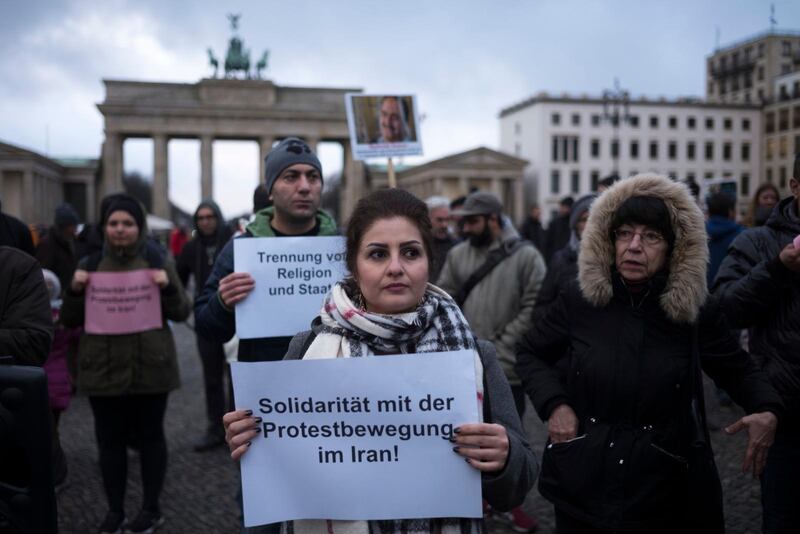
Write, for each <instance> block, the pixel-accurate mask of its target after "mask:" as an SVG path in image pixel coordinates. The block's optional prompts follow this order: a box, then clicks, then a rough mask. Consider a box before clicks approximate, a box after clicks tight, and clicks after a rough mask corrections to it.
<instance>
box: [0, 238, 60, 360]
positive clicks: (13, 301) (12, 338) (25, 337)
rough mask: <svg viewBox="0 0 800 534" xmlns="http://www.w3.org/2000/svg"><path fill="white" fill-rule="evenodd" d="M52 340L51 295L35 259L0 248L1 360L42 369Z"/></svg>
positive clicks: (8, 248) (17, 251)
mask: <svg viewBox="0 0 800 534" xmlns="http://www.w3.org/2000/svg"><path fill="white" fill-rule="evenodd" d="M52 340H53V318H52V316H51V311H50V295H49V294H48V292H47V286H46V285H45V283H44V278H43V277H42V268H41V267H39V262H37V261H36V260H35V259H33V257H31V256H30V255H28V254H25V253H23V252H21V251H20V250H18V249H15V248H12V247H4V246H0V357H3V356H11V358H12V362H11V363H14V364H17V365H42V364H43V363H44V361H45V360H46V359H47V355H48V354H49V352H50V343H51V342H52Z"/></svg>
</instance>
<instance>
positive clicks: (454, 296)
mask: <svg viewBox="0 0 800 534" xmlns="http://www.w3.org/2000/svg"><path fill="white" fill-rule="evenodd" d="M264 169H265V175H264V176H263V177H262V178H263V182H262V183H261V184H259V187H258V189H257V190H256V192H255V194H254V213H253V216H252V217H251V219H250V221H249V223H248V224H247V225H246V228H244V229H243V230H242V231H240V232H238V233H237V234H236V235H235V232H234V230H235V229H234V228H232V227H231V226H230V225H229V224H228V223H227V222H226V221H225V219H224V218H223V215H222V212H221V210H220V208H219V206H218V205H217V204H216V203H214V202H213V201H212V200H210V199H206V200H203V201H202V202H201V203H200V204H199V205H198V206H197V209H196V210H195V212H194V217H193V220H194V228H193V230H192V231H191V232H189V233H187V232H176V233H175V235H174V236H173V239H171V242H170V246H169V248H166V247H164V246H162V245H161V244H159V243H158V242H156V241H154V240H153V239H152V238H151V237H150V235H149V233H148V228H147V222H146V221H147V218H146V212H145V209H144V207H143V205H142V203H141V202H139V201H138V200H136V199H135V198H133V197H131V196H129V195H127V194H124V193H118V194H114V195H109V196H108V197H106V198H104V199H103V200H102V203H101V206H100V220H99V221H98V222H97V223H96V224H88V222H87V224H84V225H83V227H82V229H80V231H79V228H80V226H81V224H80V223H81V221H80V217H79V215H78V213H77V212H76V211H75V210H74V209H73V208H72V207H71V206H69V205H67V204H65V205H62V206H59V207H58V208H57V209H56V210H55V213H54V219H53V225H52V226H51V227H50V228H49V229H48V230H47V231H46V232H45V233H44V234H43V235H42V236H41V238H39V237H38V236H37V238H36V239H35V240H34V239H33V238H32V236H31V233H30V231H29V229H28V227H27V226H26V225H25V224H24V223H22V222H21V221H19V220H17V219H16V218H14V217H11V216H9V215H7V214H3V213H2V212H1V211H0V357H10V361H11V363H14V364H18V365H31V366H43V367H44V369H45V372H46V373H47V377H48V386H49V396H50V409H51V424H52V428H53V430H54V432H53V437H54V439H53V447H52V458H51V459H50V460H51V462H52V465H53V473H54V484H55V486H58V485H60V484H62V483H63V482H64V480H65V479H66V478H67V476H68V475H67V473H68V465H69V459H68V458H66V457H65V455H64V453H63V450H62V448H61V446H60V443H59V433H58V427H59V421H60V420H61V419H62V417H61V415H62V413H63V412H64V411H65V410H68V409H69V404H70V401H71V399H72V398H73V396H74V395H76V394H77V395H83V396H86V397H88V402H89V405H90V406H91V410H92V414H93V417H94V430H95V438H96V441H97V448H98V464H99V467H100V473H101V476H102V481H103V488H104V490H105V506H106V515H105V518H104V521H103V522H102V524H100V525H98V530H99V532H102V533H118V532H123V531H124V532H133V533H145V532H153V531H155V530H156V529H158V528H159V527H160V526H161V525H163V524H164V523H165V520H166V518H165V517H164V515H163V514H162V511H161V506H160V494H161V489H162V487H163V485H164V480H165V477H166V476H168V464H169V456H168V447H167V441H166V438H165V433H164V416H165V413H166V410H167V406H168V397H169V394H170V392H171V391H173V390H175V389H176V388H177V387H179V385H180V377H179V368H178V358H177V354H176V346H175V340H174V338H173V331H172V327H171V323H174V322H181V321H185V320H186V319H187V318H188V317H189V316H190V314H192V313H193V315H194V327H195V335H196V345H197V352H198V354H199V360H200V365H201V366H202V370H203V382H204V389H205V409H206V424H205V426H204V428H203V431H202V433H201V434H200V435H199V436H197V441H196V443H195V444H194V450H195V451H197V452H198V453H202V452H203V451H207V450H211V449H214V448H217V447H222V446H225V445H226V444H227V446H228V447H229V448H230V451H231V456H232V458H233V460H235V461H238V460H239V459H240V458H241V457H242V456H243V455H244V454H246V453H247V451H248V449H249V447H250V445H251V444H252V440H253V439H254V438H255V437H256V436H257V435H258V432H259V431H260V430H261V429H260V426H259V423H260V422H261V421H260V420H259V418H257V417H256V416H255V415H254V412H253V409H254V408H255V407H253V406H233V403H232V398H233V397H232V391H231V385H230V384H231V380H230V374H229V365H228V364H227V361H228V356H227V355H226V343H229V342H230V341H231V340H232V339H235V334H236V314H237V308H238V306H239V305H240V304H241V303H242V302H243V301H245V299H247V298H248V296H249V295H250V294H251V293H252V292H253V290H254V288H255V280H254V277H253V275H252V273H249V272H244V271H236V270H235V268H234V246H233V243H234V240H235V239H250V238H259V237H260V238H281V237H287V236H294V237H313V236H333V235H342V236H343V237H344V242H345V264H346V267H347V270H348V272H349V274H348V275H347V276H346V277H345V278H344V279H342V280H340V281H339V282H338V283H336V284H334V285H333V286H332V288H331V289H330V291H329V293H328V294H327V295H325V297H324V299H320V312H319V315H318V316H317V317H316V318H315V319H314V320H313V321H312V322H311V324H310V325H309V329H308V330H307V331H303V332H299V333H297V334H296V335H294V336H282V337H262V338H255V339H240V340H238V345H237V346H236V349H235V352H236V354H235V359H237V360H238V361H242V362H266V361H276V360H281V359H286V360H316V359H323V358H334V357H336V358H340V357H341V358H350V357H372V356H379V355H387V354H399V353H416V354H426V353H437V352H445V351H453V350H465V351H468V352H469V353H471V354H472V358H473V360H474V364H475V365H474V367H475V383H476V385H477V389H478V391H477V394H478V398H479V399H480V400H481V403H482V404H481V406H482V410H480V420H479V421H476V422H473V423H469V424H462V425H461V426H459V427H458V428H457V431H456V433H455V434H454V435H453V438H452V439H451V442H452V443H451V446H452V447H453V451H454V454H457V455H459V456H461V457H463V458H464V459H465V460H466V462H467V463H468V464H469V465H470V466H471V467H472V468H474V469H475V470H477V471H478V472H480V474H481V477H480V479H481V486H482V491H483V498H484V515H485V516H486V517H489V516H492V517H494V518H496V519H498V520H501V521H505V522H507V523H508V524H509V525H510V527H511V528H513V529H514V530H516V531H518V532H532V531H534V530H536V528H537V520H536V518H534V517H531V516H530V515H528V514H526V513H525V512H524V511H523V510H522V508H521V503H522V501H523V499H524V498H525V496H526V495H527V494H528V492H529V491H530V490H531V488H532V487H533V485H534V484H535V483H536V480H537V478H538V484H539V490H540V493H541V495H542V496H543V497H544V498H545V499H547V500H549V501H550V502H552V504H553V506H554V509H555V517H556V529H557V532H559V533H561V534H563V533H595V532H596V533H602V532H631V533H645V532H648V533H650V532H656V533H660V532H722V531H724V515H723V510H722V495H721V488H720V481H719V478H718V475H717V473H716V468H715V466H714V463H713V452H712V451H711V449H710V440H709V433H708V428H707V425H706V420H705V411H704V402H703V386H702V375H701V370H702V372H705V373H706V374H707V375H708V376H709V377H710V378H712V379H713V380H714V382H715V384H716V386H717V387H718V394H719V395H720V398H721V399H725V400H726V401H728V402H735V403H736V404H738V405H739V406H741V407H742V408H743V409H744V411H745V415H744V416H743V417H741V418H740V419H739V420H738V421H735V422H731V424H730V426H728V427H726V428H725V430H726V432H728V433H730V434H735V433H738V432H742V433H744V434H746V435H747V438H746V439H747V447H746V452H745V457H744V459H743V463H742V467H743V470H744V471H749V472H751V473H752V475H753V476H754V477H757V478H759V479H760V483H761V489H762V506H763V531H764V532H766V533H781V532H794V531H796V530H797V529H798V528H800V510H798V509H797V507H796V506H794V498H793V497H791V496H792V495H793V494H794V493H793V486H794V484H795V481H796V480H797V479H798V477H800V249H798V248H797V247H796V243H797V241H796V240H795V238H796V237H797V236H798V235H800V156H798V158H796V160H795V166H794V173H793V177H792V178H791V180H790V181H789V187H790V193H791V194H790V195H788V196H786V197H784V198H781V197H780V191H778V190H777V189H776V188H775V187H774V186H773V185H772V184H770V183H766V184H763V185H762V186H761V187H759V188H758V189H757V191H756V192H755V194H754V197H753V202H752V204H751V205H750V206H748V209H747V214H746V216H745V217H744V218H743V220H741V221H737V217H736V199H735V198H732V197H729V196H727V195H726V193H724V192H720V193H715V194H711V195H708V196H707V197H706V198H700V197H699V195H698V194H697V190H696V188H693V187H690V185H692V184H684V183H680V182H676V181H674V180H672V179H670V178H667V177H663V176H658V175H655V174H642V175H638V176H635V177H630V178H625V179H619V178H618V177H616V176H610V177H608V178H607V179H605V180H603V181H601V182H600V184H599V187H598V191H597V192H596V193H593V194H590V195H586V196H584V197H582V198H579V199H577V200H574V199H572V198H565V199H563V200H562V201H561V203H560V204H559V206H558V213H557V214H554V216H553V217H552V220H551V221H550V223H549V225H548V227H547V229H545V228H544V227H543V225H542V222H541V220H540V218H541V208H540V207H539V206H536V205H533V206H531V208H530V212H529V214H528V216H527V217H526V218H525V220H524V221H518V222H519V226H517V225H515V224H514V221H511V219H510V218H509V217H508V215H507V213H506V212H505V208H504V206H503V204H502V202H501V201H500V199H498V198H497V197H496V196H495V195H493V194H490V193H486V192H481V191H473V192H471V193H470V194H469V195H467V196H465V197H462V198H459V199H454V200H451V199H448V198H445V197H440V196H437V197H431V198H428V199H425V200H421V199H418V198H416V197H415V196H413V195H412V194H410V193H408V192H406V191H404V190H401V189H386V190H379V191H375V192H373V193H370V194H368V195H366V196H365V197H363V198H361V199H360V200H359V202H358V204H357V205H356V207H355V209H354V211H353V213H352V215H351V216H350V218H349V220H348V221H347V222H346V224H344V225H340V224H339V223H337V221H335V220H334V219H333V218H332V217H331V216H330V215H329V214H327V213H326V212H325V211H324V210H322V209H321V208H320V203H321V196H322V189H323V185H324V174H323V169H322V165H321V163H320V161H319V159H318V158H317V156H316V154H315V153H314V152H313V151H312V150H311V148H310V147H309V146H308V145H307V144H306V143H305V142H304V141H303V140H301V139H298V138H287V139H284V140H282V141H281V142H280V143H278V144H277V145H276V146H275V147H274V148H273V149H272V151H271V152H270V153H269V154H268V155H267V157H266V161H265V165H264ZM695 185H696V184H695ZM1 209H2V205H1V204H0V210H1ZM34 241H35V242H36V245H35V246H34ZM793 242H794V243H793ZM142 269H146V270H147V272H148V273H149V274H148V276H149V277H150V280H151V282H152V284H154V286H155V287H156V288H157V291H158V293H159V296H160V303H161V304H160V305H161V315H162V317H161V319H162V321H161V326H160V327H158V328H150V329H147V330H144V331H138V332H134V333H126V334H109V333H95V332H94V331H87V329H86V328H85V324H86V301H87V287H88V283H89V280H90V279H91V277H92V276H93V274H92V273H103V272H105V273H126V272H131V271H138V270H142ZM191 287H193V288H194V289H193V295H191V297H190V295H189V293H188V290H187V288H191ZM263 312H264V320H265V321H268V320H269V316H270V314H271V313H279V310H263ZM228 350H230V348H229V349H228ZM0 370H1V369H0ZM439 378H441V379H446V377H439ZM528 402H530V403H531V404H532V406H533V408H534V409H535V410H536V412H537V414H538V415H539V418H540V419H541V420H542V421H543V422H544V423H543V424H544V425H545V428H546V431H547V435H548V441H547V444H546V446H545V448H544V450H542V451H533V450H532V448H531V446H530V445H529V443H528V441H527V438H526V431H525V429H523V426H522V423H521V421H522V416H523V414H524V412H525V407H526V404H527V403H528ZM129 448H131V449H133V450H135V451H136V452H137V453H138V454H139V455H140V458H141V480H142V487H143V494H144V498H143V503H142V507H141V509H140V510H139V512H138V513H137V514H136V515H135V517H133V518H132V519H130V520H129V519H128V518H127V515H126V512H125V487H126V481H127V477H128V449H129ZM232 512H234V513H240V511H239V512H236V511H232ZM281 528H285V529H287V532H297V533H298V534H300V533H306V532H308V533H311V532H325V531H327V532H328V533H329V534H330V533H344V532H356V531H358V532H368V531H369V532H382V533H384V532H395V533H400V532H453V533H455V532H456V531H458V532H461V533H465V532H475V533H477V532H483V531H485V526H484V524H483V520H482V519H471V520H465V519H464V518H442V517H432V518H424V519H420V518H416V519H414V520H408V519H404V518H393V519H391V520H385V521H361V522H358V521H357V522H353V521H348V522H340V521H332V520H328V521H326V520H320V519H313V520H312V519H309V520H296V521H292V522H290V523H287V524H285V525H280V524H272V525H264V526H261V527H251V528H245V527H242V530H243V532H251V533H256V532H267V533H270V534H274V533H277V532H280V530H281Z"/></svg>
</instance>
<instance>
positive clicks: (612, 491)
mask: <svg viewBox="0 0 800 534" xmlns="http://www.w3.org/2000/svg"><path fill="white" fill-rule="evenodd" d="M706 241H707V238H706V232H705V225H704V220H703V214H702V212H701V211H700V208H699V207H698V206H697V203H696V202H695V201H694V199H693V198H692V197H691V196H690V193H689V191H688V189H687V187H686V186H685V185H684V184H681V183H677V182H675V181H673V180H670V179H669V178H667V177H665V176H658V175H653V174H641V175H637V176H635V177H632V178H627V179H624V180H621V181H619V182H618V183H617V184H615V185H614V186H612V187H611V188H610V189H609V190H607V191H606V192H605V193H603V194H602V195H601V196H600V197H598V198H597V200H595V202H594V204H593V205H592V208H591V210H590V212H589V220H588V221H587V223H586V228H585V229H584V231H583V235H582V237H581V246H580V254H579V255H578V278H577V280H575V281H573V282H572V283H570V284H569V285H568V287H567V288H566V289H565V290H564V291H562V292H561V293H560V294H559V296H558V299H557V300H556V302H555V303H554V304H553V305H552V306H551V307H550V308H549V309H548V311H547V314H546V315H545V317H544V319H542V320H541V321H539V322H538V323H536V324H535V325H534V328H533V329H531V330H530V331H529V332H528V334H527V335H526V336H525V338H524V339H523V342H522V344H521V345H520V347H519V348H518V352H517V372H518V374H519V376H520V378H521V379H522V381H523V384H524V386H525V391H526V393H527V394H528V396H529V397H530V399H531V401H532V402H533V405H534V406H535V407H536V410H537V411H538V413H539V416H540V417H541V419H542V420H543V421H547V430H548V434H549V441H548V444H547V446H546V447H545V451H544V455H543V457H542V471H541V476H540V478H539V490H540V492H541V494H542V496H544V497H545V498H547V499H548V500H550V501H551V502H553V504H554V505H555V511H556V528H557V532H558V533H559V534H563V533H572V532H581V533H584V532H606V531H614V532H637V533H645V532H646V533H648V534H654V533H662V532H663V533H666V532H670V533H671V532H704V533H705V532H708V533H711V532H715V533H716V532H720V531H721V530H720V529H722V530H724V521H723V517H722V498H721V488H720V484H719V479H718V476H717V474H716V470H715V469H711V468H709V478H708V479H706V480H707V482H708V486H703V490H704V492H705V491H707V494H706V493H703V494H702V495H695V497H696V498H693V499H691V500H690V498H689V495H690V486H689V481H690V478H689V473H692V472H695V471H692V470H691V468H692V467H693V466H696V465H697V464H696V463H690V459H691V458H692V456H691V455H690V452H691V448H692V443H693V442H694V437H695V435H703V437H704V441H705V443H706V444H708V443H709V439H708V430H707V429H706V428H705V425H704V423H703V420H704V417H703V416H702V412H701V413H700V414H699V415H698V418H697V420H698V423H697V425H694V424H692V423H691V420H692V418H691V415H690V414H691V413H692V410H691V406H692V404H691V403H692V400H693V399H697V397H698V396H699V393H695V392H697V391H698V386H697V385H698V384H699V383H700V380H701V377H700V369H699V366H698V365H696V363H693V362H698V360H699V364H702V368H703V370H704V371H706V372H707V373H708V374H709V375H710V376H711V377H712V378H713V379H714V380H715V381H716V382H717V384H718V385H720V386H723V387H724V388H725V389H726V391H728V392H729V393H730V395H731V397H732V398H733V399H734V400H735V401H736V402H737V403H739V404H740V405H741V406H743V407H744V408H745V410H746V411H747V412H748V413H749V414H751V415H747V416H745V417H743V418H741V419H739V420H738V421H736V422H735V423H733V424H732V425H730V426H729V427H728V428H727V429H726V431H727V432H728V433H735V432H738V431H741V430H747V434H748V437H749V441H748V447H747V452H746V455H745V461H744V462H743V468H744V469H748V470H750V469H751V470H752V471H753V472H754V474H756V475H757V474H759V473H760V471H761V469H762V468H763V465H764V461H765V459H766V456H767V451H768V449H769V445H770V443H771V442H772V437H773V436H774V433H775V428H776V425H777V423H778V419H779V418H780V417H781V416H782V414H783V403H782V401H781V399H780V397H779V395H778V394H777V392H776V391H775V389H774V388H773V387H772V386H771V385H770V383H769V381H768V380H767V377H766V375H765V374H764V373H763V372H762V371H761V370H759V369H758V368H757V367H756V365H755V363H754V362H753V361H752V360H751V359H750V358H749V356H748V354H747V353H746V352H744V351H743V350H742V349H741V347H740V346H739V342H738V340H737V339H735V338H734V337H733V336H731V334H730V330H729V329H728V327H727V325H725V322H724V318H723V316H722V314H721V313H720V312H719V310H718V309H717V308H716V307H715V306H714V303H713V302H712V303H710V304H709V305H705V300H706V296H707V286H706V265H707V262H708V247H707V245H706ZM561 360H566V361H567V362H568V364H569V366H568V372H567V373H565V374H564V373H562V372H561V371H562V370H561V369H560V368H559V366H558V364H559V362H560V361H561ZM700 391H702V389H700ZM695 405H696V406H697V405H699V406H702V402H697V401H695ZM695 430H696V431H697V434H695V433H694V431H695ZM709 447H710V446H708V445H707V446H706V447H704V454H707V455H708V456H706V457H707V458H713V455H712V451H710V449H709ZM715 488H716V490H715Z"/></svg>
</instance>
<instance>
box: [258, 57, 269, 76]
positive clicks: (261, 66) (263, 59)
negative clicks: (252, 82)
mask: <svg viewBox="0 0 800 534" xmlns="http://www.w3.org/2000/svg"><path fill="white" fill-rule="evenodd" d="M268 59H269V50H264V53H263V54H261V59H259V60H258V63H256V78H257V79H259V80H260V79H261V71H262V70H264V69H266V68H267V61H268Z"/></svg>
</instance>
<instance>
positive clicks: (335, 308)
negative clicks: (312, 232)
mask: <svg viewBox="0 0 800 534" xmlns="http://www.w3.org/2000/svg"><path fill="white" fill-rule="evenodd" d="M320 319H321V320H322V327H321V329H319V330H318V331H317V335H316V337H315V338H314V341H313V342H312V343H311V345H310V346H309V347H308V350H307V351H306V353H305V354H304V355H303V359H304V360H314V359H324V358H357V357H363V356H373V355H375V354H376V353H377V354H398V353H399V354H416V353H423V352H445V351H453V350H471V351H472V353H473V359H474V361H475V384H476V386H477V389H478V391H477V398H478V404H479V406H478V415H479V417H481V418H482V417H483V408H482V406H483V364H482V363H481V359H480V356H479V355H478V345H477V343H476V342H475V336H474V335H473V334H472V330H470V328H469V324H467V320H466V319H465V318H464V315H463V314H462V313H461V310H460V309H459V308H458V306H457V305H456V303H455V302H454V301H453V299H452V298H450V296H449V295H448V294H447V293H445V292H444V291H442V290H441V289H439V288H438V287H436V286H434V285H433V284H428V287H427V289H426V291H425V297H424V298H423V300H422V303H421V304H420V305H419V306H418V307H417V309H416V310H414V311H412V312H408V313H401V314H397V315H381V314H377V313H370V312H367V311H364V310H361V309H359V308H358V307H357V306H356V305H355V304H353V301H352V300H351V298H350V296H349V295H348V294H347V292H346V291H345V288H344V286H343V284H342V283H341V282H339V283H338V284H336V285H335V286H334V287H333V289H331V291H330V293H328V295H327V296H326V297H325V303H324V304H323V306H322V310H321V311H320ZM286 532H287V533H288V534H409V533H415V532H420V533H422V532H425V533H428V532H435V533H438V534H480V533H483V532H485V527H484V523H483V519H469V518H430V519H396V520H385V521H332V520H316V519H309V520H297V521H292V522H289V523H287V525H286Z"/></svg>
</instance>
